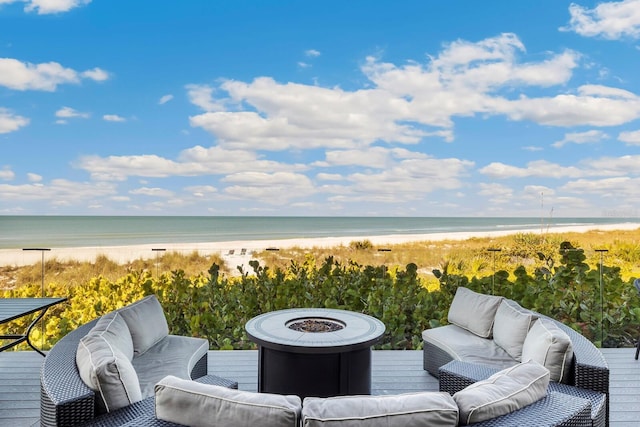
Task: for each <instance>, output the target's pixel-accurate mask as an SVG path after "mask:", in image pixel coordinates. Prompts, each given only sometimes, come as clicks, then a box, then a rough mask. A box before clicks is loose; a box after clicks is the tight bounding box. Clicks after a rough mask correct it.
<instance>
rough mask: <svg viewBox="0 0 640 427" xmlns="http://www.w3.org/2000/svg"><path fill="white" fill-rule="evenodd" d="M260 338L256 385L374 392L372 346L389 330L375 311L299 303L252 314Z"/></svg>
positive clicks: (250, 328)
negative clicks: (348, 309)
mask: <svg viewBox="0 0 640 427" xmlns="http://www.w3.org/2000/svg"><path fill="white" fill-rule="evenodd" d="M245 329H246V331H247V334H248V335H249V338H250V339H251V341H253V342H255V343H256V344H258V391H259V392H265V393H280V394H295V395H298V396H300V397H301V398H305V397H309V396H315V397H329V396H339V395H347V394H371V346H372V345H373V344H375V343H376V342H378V341H379V340H380V338H382V335H383V334H384V331H385V326H384V324H383V323H382V322H381V321H379V320H378V319H375V318H373V317H371V316H367V315H366V314H362V313H355V312H351V311H345V310H334V309H323V308H300V309H297V308H295V309H288V310H280V311H273V312H270V313H265V314H261V315H259V316H257V317H254V318H253V319H251V320H249V321H248V322H247V324H246V325H245Z"/></svg>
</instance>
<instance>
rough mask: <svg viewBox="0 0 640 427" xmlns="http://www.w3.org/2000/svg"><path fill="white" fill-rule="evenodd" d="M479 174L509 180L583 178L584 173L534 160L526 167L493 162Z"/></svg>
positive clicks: (575, 168)
mask: <svg viewBox="0 0 640 427" xmlns="http://www.w3.org/2000/svg"><path fill="white" fill-rule="evenodd" d="M480 173H481V174H483V175H487V176H489V177H491V178H494V179H510V178H531V177H537V178H566V177H570V178H576V177H581V176H584V174H585V172H584V171H583V170H581V169H579V168H578V167H575V166H561V165H558V164H556V163H551V162H548V161H546V160H536V161H533V162H529V163H527V166H526V167H523V168H522V167H517V166H510V165H507V164H504V163H500V162H493V163H490V164H489V165H487V166H485V167H483V168H481V169H480Z"/></svg>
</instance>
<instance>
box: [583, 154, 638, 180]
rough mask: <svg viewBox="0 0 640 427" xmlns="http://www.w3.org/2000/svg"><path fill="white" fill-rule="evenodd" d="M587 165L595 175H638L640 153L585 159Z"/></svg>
mask: <svg viewBox="0 0 640 427" xmlns="http://www.w3.org/2000/svg"><path fill="white" fill-rule="evenodd" d="M583 164H584V165H585V167H588V168H589V169H590V170H592V171H593V172H594V173H592V174H590V175H593V176H618V175H623V176H627V175H638V174H640V170H639V169H638V165H639V164H640V155H626V156H620V157H602V158H599V159H592V160H587V161H584V162H583Z"/></svg>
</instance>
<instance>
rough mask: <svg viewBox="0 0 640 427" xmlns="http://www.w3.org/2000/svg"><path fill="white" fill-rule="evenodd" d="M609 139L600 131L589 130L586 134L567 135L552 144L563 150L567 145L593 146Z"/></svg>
mask: <svg viewBox="0 0 640 427" xmlns="http://www.w3.org/2000/svg"><path fill="white" fill-rule="evenodd" d="M605 139H609V135H607V134H606V133H604V132H602V131H600V130H589V131H586V132H571V133H567V134H565V136H564V138H563V139H561V140H560V141H556V142H554V143H553V144H551V145H552V146H553V147H555V148H561V147H562V146H564V145H565V144H570V143H573V144H593V143H596V142H600V141H602V140H605Z"/></svg>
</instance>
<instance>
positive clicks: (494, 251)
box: [487, 248, 502, 295]
mask: <svg viewBox="0 0 640 427" xmlns="http://www.w3.org/2000/svg"><path fill="white" fill-rule="evenodd" d="M487 250H488V251H489V252H491V254H492V256H493V277H492V278H491V295H495V294H496V293H495V287H496V252H500V251H502V249H499V248H489V249H487Z"/></svg>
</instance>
